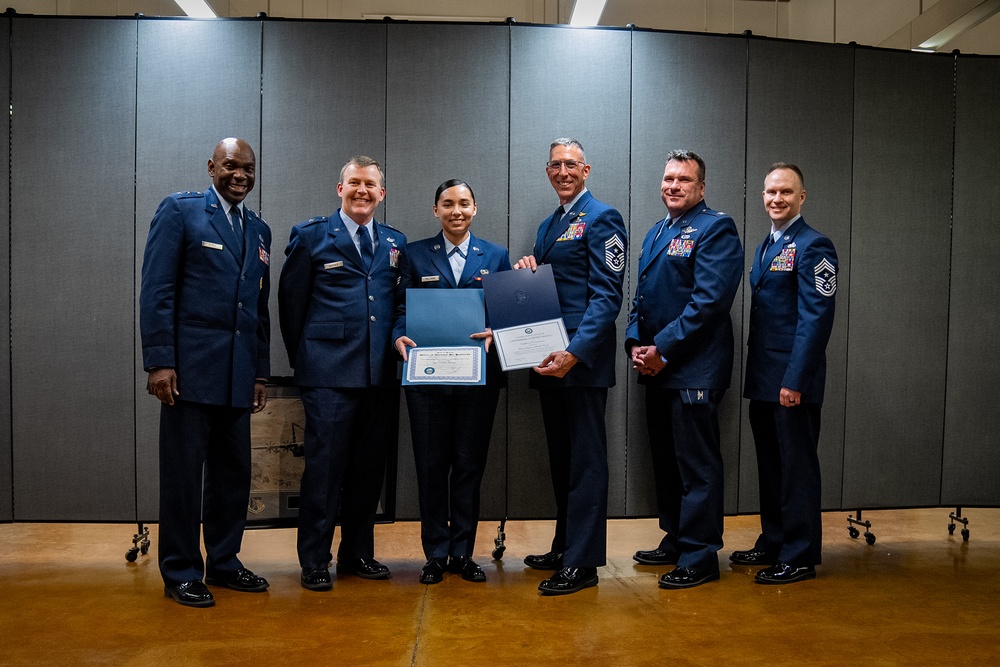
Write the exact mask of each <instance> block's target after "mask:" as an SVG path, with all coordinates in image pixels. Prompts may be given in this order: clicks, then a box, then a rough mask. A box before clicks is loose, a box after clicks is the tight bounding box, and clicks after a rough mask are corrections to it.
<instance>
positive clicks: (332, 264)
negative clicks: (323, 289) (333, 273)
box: [323, 262, 344, 271]
mask: <svg viewBox="0 0 1000 667" xmlns="http://www.w3.org/2000/svg"><path fill="white" fill-rule="evenodd" d="M343 265H344V263H343V262H327V263H326V264H324V265H323V268H324V269H326V270H327V271H329V270H330V269H339V268H340V267H342V266H343Z"/></svg>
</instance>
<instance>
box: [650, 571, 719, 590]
mask: <svg viewBox="0 0 1000 667" xmlns="http://www.w3.org/2000/svg"><path fill="white" fill-rule="evenodd" d="M718 578H719V572H718V570H713V571H710V572H706V571H704V570H696V569H695V568H693V567H675V568H674V569H673V570H671V571H670V572H667V573H666V574H665V575H663V576H662V577H660V588H694V587H695V586H701V585H702V584H707V583H708V582H710V581H715V580H716V579H718Z"/></svg>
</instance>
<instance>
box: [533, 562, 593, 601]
mask: <svg viewBox="0 0 1000 667" xmlns="http://www.w3.org/2000/svg"><path fill="white" fill-rule="evenodd" d="M596 585H597V568H596V567H564V568H563V569H561V570H559V571H558V572H556V573H555V574H553V575H552V576H551V577H549V578H548V579H546V580H545V581H543V582H542V583H540V584H538V590H539V591H541V593H542V595H569V594H570V593H576V592H577V591H582V590H583V589H584V588H590V587H591V586H596Z"/></svg>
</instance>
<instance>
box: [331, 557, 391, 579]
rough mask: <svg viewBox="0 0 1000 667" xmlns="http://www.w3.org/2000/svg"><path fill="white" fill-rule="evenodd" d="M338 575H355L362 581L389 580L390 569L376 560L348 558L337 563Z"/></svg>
mask: <svg viewBox="0 0 1000 667" xmlns="http://www.w3.org/2000/svg"><path fill="white" fill-rule="evenodd" d="M337 574H353V575H354V576H356V577H361V578H362V579H388V578H389V568H387V567H386V566H385V565H382V563H380V562H378V561H377V560H375V559H374V558H348V559H345V560H338V561H337Z"/></svg>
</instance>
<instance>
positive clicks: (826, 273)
mask: <svg viewBox="0 0 1000 667" xmlns="http://www.w3.org/2000/svg"><path fill="white" fill-rule="evenodd" d="M813 275H814V276H815V278H816V291H817V292H819V293H820V294H822V295H823V296H833V295H834V294H836V293H837V269H836V267H834V266H833V264H831V263H830V260H828V259H827V258H826V257H824V258H823V259H821V260H820V261H819V264H817V265H816V266H814V267H813Z"/></svg>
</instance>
